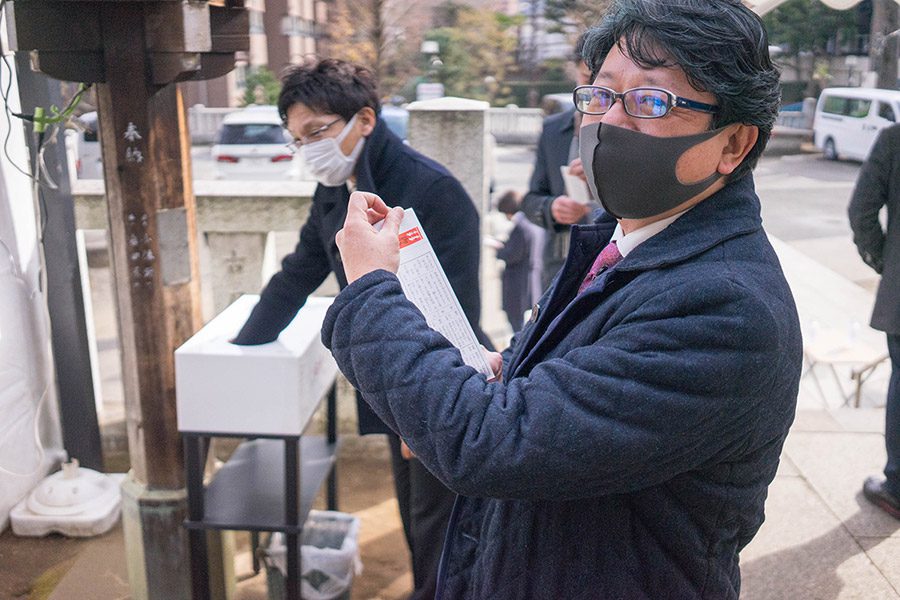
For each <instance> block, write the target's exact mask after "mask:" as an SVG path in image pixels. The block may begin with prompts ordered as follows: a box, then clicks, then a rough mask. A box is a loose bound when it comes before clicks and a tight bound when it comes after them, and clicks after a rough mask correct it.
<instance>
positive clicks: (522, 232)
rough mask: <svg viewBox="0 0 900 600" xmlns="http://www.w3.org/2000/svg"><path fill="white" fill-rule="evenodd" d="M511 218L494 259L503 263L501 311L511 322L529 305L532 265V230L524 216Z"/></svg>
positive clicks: (519, 317) (530, 299)
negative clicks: (506, 232) (513, 223)
mask: <svg viewBox="0 0 900 600" xmlns="http://www.w3.org/2000/svg"><path fill="white" fill-rule="evenodd" d="M513 221H514V222H515V225H514V226H513V228H512V231H510V232H509V238H508V239H507V240H506V243H505V244H504V245H503V247H502V248H500V249H499V250H497V258H499V259H500V260H502V261H503V262H504V263H505V265H506V266H505V267H504V269H503V276H502V277H501V278H500V283H501V287H502V305H503V311H504V312H505V313H506V314H507V315H510V317H511V318H510V322H513V319H514V318H515V319H521V318H522V315H523V314H524V313H525V311H526V310H528V309H529V308H531V304H532V296H531V285H530V284H531V281H530V280H531V269H532V267H533V265H532V264H531V257H532V251H531V249H532V246H533V245H534V233H533V229H535V228H534V227H533V226H532V225H530V224H529V223H528V222H527V221H525V220H524V215H521V214H519V213H516V216H515V217H513ZM513 315H515V316H514V317H513Z"/></svg>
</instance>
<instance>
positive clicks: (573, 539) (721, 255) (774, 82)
mask: <svg viewBox="0 0 900 600" xmlns="http://www.w3.org/2000/svg"><path fill="white" fill-rule="evenodd" d="M584 54H585V59H586V61H587V63H588V65H590V67H591V69H592V71H593V73H594V80H593V84H592V85H591V86H587V87H582V88H580V89H578V90H576V93H575V97H574V100H575V103H576V108H577V109H578V110H579V111H581V112H582V113H583V114H584V124H583V126H582V131H581V139H580V154H581V158H582V162H583V164H584V169H585V173H586V174H587V175H588V180H589V181H590V182H591V186H592V188H593V190H594V192H595V195H596V197H597V198H598V200H599V201H600V202H601V203H602V204H603V207H604V208H605V209H606V214H605V215H604V216H602V217H599V218H598V220H597V221H595V222H594V223H593V224H590V225H580V226H574V227H573V228H572V233H571V241H570V250H569V255H568V258H567V260H566V263H565V265H564V266H563V268H562V271H561V272H560V274H559V276H558V277H557V279H556V281H555V283H554V285H553V286H552V287H551V288H550V289H549V290H548V291H547V293H546V294H545V295H544V297H543V298H542V300H541V302H540V308H539V309H538V310H537V311H536V314H535V315H533V318H532V322H531V323H529V324H527V325H526V326H525V327H524V328H523V329H522V331H521V332H519V333H518V335H517V336H516V338H515V339H514V340H513V342H512V344H511V346H510V348H508V349H507V350H506V351H504V352H503V353H502V355H501V354H491V355H490V357H489V358H490V359H491V360H493V366H495V368H496V370H498V371H502V380H501V381H499V382H494V381H486V380H485V378H484V376H482V375H480V374H478V373H476V372H475V371H474V370H473V369H471V368H467V367H465V366H464V365H463V363H462V361H461V359H460V356H459V353H458V352H456V351H455V350H454V349H453V348H452V347H451V346H450V345H449V344H448V343H447V342H446V341H445V340H443V339H442V338H441V337H440V336H439V335H437V334H435V333H434V332H433V331H431V330H430V329H429V328H428V326H427V324H426V323H425V321H424V319H423V318H422V316H421V315H420V314H418V312H417V311H416V309H415V307H414V306H413V305H412V304H410V303H409V302H408V301H407V300H406V299H405V298H404V297H403V292H402V289H401V287H400V285H399V283H398V281H397V278H396V276H395V275H394V273H393V272H392V271H395V270H396V264H397V245H398V243H397V238H396V234H397V231H398V222H399V218H400V216H401V215H400V214H399V211H398V210H397V209H389V208H388V207H387V206H386V205H385V204H384V202H383V201H382V200H381V199H380V198H378V197H377V196H374V195H371V194H354V195H353V196H352V197H351V199H350V207H349V209H348V211H347V219H346V221H345V225H344V229H343V230H342V231H341V232H340V233H338V236H337V240H338V247H339V248H340V249H341V254H342V256H343V258H344V265H345V267H346V272H347V278H348V281H350V282H351V283H350V285H349V286H348V287H347V288H346V289H345V290H344V291H343V292H342V293H341V294H340V295H339V296H338V297H337V299H336V300H335V304H334V305H333V306H332V307H331V309H330V310H329V312H328V315H327V317H326V320H325V324H324V326H323V330H322V339H323V341H324V342H325V344H326V345H327V346H328V347H329V348H331V351H332V353H333V354H334V356H335V358H336V359H337V362H338V365H339V366H340V368H341V369H342V370H343V371H344V373H345V374H346V375H347V377H348V378H349V379H350V380H351V381H352V382H354V384H355V385H357V386H359V388H360V389H361V390H362V391H363V393H364V394H366V399H367V400H368V401H369V402H370V403H371V405H372V407H373V409H374V410H375V411H376V412H377V413H378V414H379V415H380V416H381V417H382V418H383V419H385V422H387V423H388V424H389V425H390V426H391V427H392V428H394V429H396V430H397V431H398V432H399V433H400V435H401V437H403V438H404V439H405V440H406V442H407V443H408V444H409V446H410V448H411V449H412V451H413V452H415V453H416V455H417V456H418V457H419V458H420V460H421V461H422V462H423V463H424V464H425V465H426V466H427V467H428V468H429V469H431V470H432V472H433V473H434V474H435V475H436V476H437V477H438V478H439V479H441V480H442V481H444V482H445V483H446V484H447V485H448V486H449V487H450V488H451V489H453V490H455V491H457V492H458V493H459V494H460V498H459V500H458V501H457V503H456V506H455V508H454V513H453V516H452V517H451V520H450V528H449V531H448V534H447V542H446V545H445V548H444V556H443V558H442V567H441V574H442V579H441V581H440V582H439V583H438V587H439V594H440V597H442V598H448V599H449V598H548V599H549V598H679V599H681V598H716V599H717V600H718V599H734V598H737V597H738V596H739V594H740V583H741V580H740V568H739V560H738V557H739V553H740V551H741V549H742V548H743V547H744V546H745V545H746V544H747V543H748V542H749V541H750V540H751V539H752V538H753V536H754V535H755V534H756V531H757V530H758V529H759V526H760V525H761V523H762V521H763V518H764V514H763V503H764V499H765V497H766V490H767V486H768V485H769V483H770V482H771V481H772V479H773V478H774V476H775V471H776V468H777V465H778V458H779V455H780V452H781V448H782V445H783V443H784V439H785V437H786V435H787V432H788V428H789V426H790V424H791V422H792V420H793V417H794V410H795V406H796V397H797V390H798V386H799V379H800V367H801V361H802V358H801V339H800V327H799V320H798V318H797V311H796V308H795V306H794V302H793V298H792V297H791V292H790V289H789V288H788V285H787V282H786V281H785V279H784V275H783V274H782V271H781V267H780V265H779V263H778V259H777V258H776V256H775V253H774V251H773V249H772V247H771V245H770V244H769V241H768V238H767V236H766V234H765V232H764V231H763V229H762V225H761V219H760V205H759V200H758V198H757V197H756V194H755V192H754V189H753V177H752V175H751V170H752V168H753V167H754V165H755V164H756V161H757V160H758V158H759V156H760V154H761V153H762V151H763V149H764V147H765V144H766V141H767V140H768V137H769V134H770V132H771V130H772V126H773V124H774V121H775V116H776V114H777V112H778V105H779V87H778V70H777V68H776V67H775V66H774V65H773V64H772V62H771V60H770V58H769V54H768V42H767V38H766V33H765V30H764V28H763V25H762V23H761V21H760V19H759V17H757V16H756V15H754V14H753V13H752V12H751V11H750V10H749V9H748V8H746V7H745V6H743V5H742V3H741V2H740V1H739V0H615V1H614V2H613V4H612V6H611V8H610V10H609V13H608V14H607V15H606V17H605V18H604V19H603V21H602V22H601V23H600V25H599V26H598V27H596V28H595V29H592V30H591V31H589V32H588V34H587V39H586V42H585V49H584ZM713 90H715V92H713ZM380 217H386V224H385V225H384V227H383V228H382V229H381V230H380V231H376V230H375V229H374V228H373V227H372V225H371V224H370V219H371V220H374V219H375V218H380ZM376 346H377V348H378V352H377V353H376V352H373V351H372V348H373V347H376ZM369 390H371V391H373V392H375V391H377V394H371V395H370V394H368V393H367V392H368V391H369Z"/></svg>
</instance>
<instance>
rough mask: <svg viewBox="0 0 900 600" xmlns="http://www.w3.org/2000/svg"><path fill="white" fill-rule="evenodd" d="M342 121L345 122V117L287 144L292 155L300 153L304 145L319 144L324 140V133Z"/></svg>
mask: <svg viewBox="0 0 900 600" xmlns="http://www.w3.org/2000/svg"><path fill="white" fill-rule="evenodd" d="M341 120H343V117H338V118H337V119H335V120H334V121H331V122H330V123H328V124H326V125H322V126H321V127H319V128H318V129H314V130H313V131H311V132H309V133H308V134H306V135H302V136H300V137H299V138H297V139H296V140H294V141H292V142H289V143H288V144H287V147H288V150H290V151H291V152H292V153H296V152H299V151H300V147H301V146H303V145H304V144H311V143H313V142H318V141H319V140H320V139H322V134H323V133H325V132H326V131H328V129H329V128H330V127H331V126H332V125H334V124H335V123H337V122H338V121H341Z"/></svg>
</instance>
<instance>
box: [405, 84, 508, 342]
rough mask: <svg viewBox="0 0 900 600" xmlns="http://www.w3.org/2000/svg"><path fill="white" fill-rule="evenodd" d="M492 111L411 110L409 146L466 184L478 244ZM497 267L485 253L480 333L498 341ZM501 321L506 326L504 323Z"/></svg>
mask: <svg viewBox="0 0 900 600" xmlns="http://www.w3.org/2000/svg"><path fill="white" fill-rule="evenodd" d="M489 107H490V105H489V104H488V103H487V102H482V101H479V100H469V99H467V98H452V97H448V98H438V99H435V100H423V101H421V102H413V103H412V104H410V105H409V106H408V107H407V108H408V110H409V144H410V145H411V146H412V147H413V148H415V149H416V150H418V151H419V152H421V153H422V154H424V155H425V156H428V157H429V158H433V159H434V160H436V161H437V162H439V163H441V164H442V165H444V166H445V167H447V169H449V170H450V172H451V173H453V175H454V176H455V177H456V178H457V179H458V180H459V181H460V183H462V185H463V187H464V188H465V190H466V192H467V193H468V194H469V196H470V197H471V198H472V202H474V203H475V208H476V209H477V210H478V215H479V216H480V218H481V231H480V232H479V233H480V236H479V239H481V237H483V236H484V235H485V233H486V231H487V229H486V227H487V218H486V217H487V215H488V213H489V211H490V208H491V196H490V183H491V176H492V172H491V171H492V166H493V164H494V158H493V138H492V137H491V135H490V131H491V128H490V113H489V111H488V108H489ZM426 233H427V232H426ZM496 262H497V259H496V257H495V256H494V252H493V250H487V251H485V250H484V249H482V251H481V265H480V270H479V279H480V281H481V328H482V329H483V330H484V332H485V333H487V334H488V336H490V337H491V338H493V339H495V340H497V339H499V337H500V336H501V335H502V334H503V330H502V327H501V328H499V329H498V328H497V327H496V325H497V323H498V319H497V318H496V317H497V314H498V313H497V311H498V310H499V306H500V305H499V298H500V290H499V280H498V279H497V277H496V272H497V265H496ZM495 305H496V306H495ZM500 322H502V323H504V326H505V323H506V321H505V319H504V320H502V321H500Z"/></svg>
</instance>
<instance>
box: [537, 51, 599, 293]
mask: <svg viewBox="0 0 900 600" xmlns="http://www.w3.org/2000/svg"><path fill="white" fill-rule="evenodd" d="M583 46H584V36H583V35H582V36H581V37H579V38H578V41H577V42H576V43H575V48H574V51H573V55H572V63H573V65H574V72H575V82H576V85H585V84H588V83H590V80H591V71H590V69H588V68H587V65H585V63H584V60H583V59H582V57H581V51H582V47H583ZM580 125H581V117H580V115H579V114H578V113H576V111H575V108H574V107H573V108H570V109H568V110H565V111H563V112H561V113H557V114H555V115H551V116H549V117H547V119H545V120H544V128H543V130H542V131H541V137H540V139H539V140H538V146H537V153H536V155H535V159H534V171H533V172H532V174H531V182H530V183H529V185H528V193H527V194H525V198H524V199H523V201H522V212H523V213H525V215H526V216H527V217H528V220H529V221H531V222H532V223H534V224H535V225H538V226H540V227H543V228H544V229H546V230H547V235H546V237H545V241H544V253H543V258H544V261H543V262H544V264H543V270H542V274H541V286H542V291H543V290H545V289H547V288H548V287H549V286H550V282H551V281H553V277H554V276H555V275H556V273H557V272H558V271H559V269H560V267H562V265H563V263H564V262H565V260H566V255H567V254H568V252H569V226H570V225H572V224H574V223H582V222H586V218H587V216H588V214H589V213H590V212H591V208H592V207H591V206H590V205H585V204H582V203H580V202H577V201H575V200H573V199H572V198H570V197H569V196H568V195H566V184H565V182H564V181H563V177H562V174H561V173H560V167H562V166H564V165H569V168H570V171H571V172H572V174H575V175H581V176H583V174H584V169H582V167H581V159H580V158H578V135H577V131H578V129H579V127H580Z"/></svg>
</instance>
